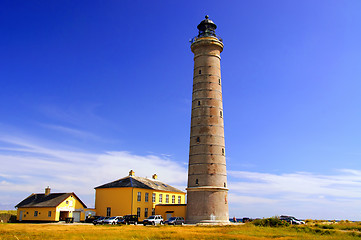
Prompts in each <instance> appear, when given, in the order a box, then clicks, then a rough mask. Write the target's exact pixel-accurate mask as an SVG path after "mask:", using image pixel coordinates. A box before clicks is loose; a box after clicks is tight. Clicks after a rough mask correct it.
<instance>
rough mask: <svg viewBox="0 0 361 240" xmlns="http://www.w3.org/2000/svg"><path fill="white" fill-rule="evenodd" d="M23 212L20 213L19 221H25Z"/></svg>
mask: <svg viewBox="0 0 361 240" xmlns="http://www.w3.org/2000/svg"><path fill="white" fill-rule="evenodd" d="M23 214H24V213H23V211H20V214H19V221H22V220H23Z"/></svg>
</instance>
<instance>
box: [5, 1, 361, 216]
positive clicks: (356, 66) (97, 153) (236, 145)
mask: <svg viewBox="0 0 361 240" xmlns="http://www.w3.org/2000/svg"><path fill="white" fill-rule="evenodd" d="M360 11H361V2H360V1H356V0H355V1H352V0H349V1H333V0H328V1H322V0H320V1H307V0H306V1H279V0H277V1H266V0H264V1H261V0H257V1H225V2H222V3H221V2H219V1H182V2H181V1H2V2H1V3H0V22H1V24H0V32H1V38H0V51H1V58H0V92H1V94H0V116H1V118H0V163H1V167H0V193H1V194H0V209H12V208H13V207H14V206H15V205H16V204H17V203H18V202H20V201H21V200H22V199H23V198H25V197H26V196H28V195H30V194H31V193H32V192H42V191H43V189H44V188H45V187H46V186H48V185H49V186H50V187H51V188H52V190H53V191H55V192H72V191H74V192H76V193H77V195H78V196H79V197H80V198H81V199H82V200H83V201H84V202H85V203H86V204H87V205H88V206H90V207H91V206H94V189H93V188H94V187H96V186H98V185H100V184H104V183H106V182H109V181H112V180H115V179H118V178H121V177H124V176H126V175H127V173H128V171H129V170H130V169H133V170H134V171H135V173H136V175H138V176H143V177H145V176H147V177H150V176H151V175H152V174H153V173H157V174H158V175H159V177H160V180H162V181H164V182H167V183H169V184H172V185H174V186H176V187H179V188H180V189H183V190H184V189H185V186H186V183H187V162H188V146H189V132H190V113H191V95H192V73H193V54H192V53H191V51H190V43H189V39H191V38H192V37H194V36H196V35H197V28H196V26H197V25H198V24H199V22H200V21H202V20H203V19H204V16H205V15H206V14H208V15H209V16H210V18H211V19H212V20H213V21H214V22H215V23H216V24H217V26H218V28H217V34H218V35H219V36H221V37H222V38H223V40H224V44H225V47H224V51H223V53H222V61H221V64H222V82H223V104H224V121H225V137H226V154H227V170H228V186H229V188H230V191H229V204H230V205H229V206H230V216H231V217H232V216H237V217H244V216H248V217H269V216H274V215H281V214H291V215H295V216H296V217H300V218H317V219H350V220H361V165H360V160H361V150H360V149H361V138H360V136H361V125H360V122H361V110H360V109H361V108H360V105H361V97H360V90H361V81H360V79H361V44H360V42H361V28H360V23H361V15H360V14H359V13H360Z"/></svg>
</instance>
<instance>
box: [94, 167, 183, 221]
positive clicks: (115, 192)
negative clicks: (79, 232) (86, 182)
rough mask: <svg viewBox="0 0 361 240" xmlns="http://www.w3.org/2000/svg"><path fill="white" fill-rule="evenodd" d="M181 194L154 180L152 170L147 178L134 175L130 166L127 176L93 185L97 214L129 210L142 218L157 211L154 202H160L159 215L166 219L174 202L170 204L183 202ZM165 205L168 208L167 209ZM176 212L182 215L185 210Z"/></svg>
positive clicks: (117, 213)
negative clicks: (160, 210)
mask: <svg viewBox="0 0 361 240" xmlns="http://www.w3.org/2000/svg"><path fill="white" fill-rule="evenodd" d="M185 195H186V193H185V192H183V191H181V190H179V189H177V188H174V187H172V186H170V185H168V184H165V183H163V182H160V181H158V180H157V175H156V174H154V175H153V178H152V179H148V178H143V177H138V176H135V175H134V172H133V171H132V170H131V171H130V172H129V176H127V177H124V178H121V179H119V180H116V181H113V182H110V183H107V184H104V185H101V186H99V187H96V188H95V209H96V212H97V215H99V216H108V217H110V216H124V215H128V214H132V215H138V219H139V221H143V220H144V219H146V218H147V217H149V216H150V215H155V214H161V213H157V212H156V206H157V205H158V204H161V205H163V207H162V214H161V215H162V216H163V215H164V216H163V218H164V219H167V216H170V215H169V212H173V213H175V212H174V210H172V209H173V208H175V207H176V206H173V207H171V206H172V205H177V206H181V205H184V204H185V201H186V200H185ZM167 206H169V208H172V209H170V210H167V209H168V208H167ZM181 208H185V206H182V207H181ZM167 211H168V215H167V213H166V212H167ZM183 212H184V213H183ZM176 213H177V214H178V213H179V214H182V215H177V216H180V217H185V211H177V212H176ZM183 214H184V215H183Z"/></svg>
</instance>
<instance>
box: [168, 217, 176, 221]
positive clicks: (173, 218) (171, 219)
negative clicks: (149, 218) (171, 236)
mask: <svg viewBox="0 0 361 240" xmlns="http://www.w3.org/2000/svg"><path fill="white" fill-rule="evenodd" d="M175 219H176V218H175V217H171V218H169V219H168V220H169V221H173V220H175Z"/></svg>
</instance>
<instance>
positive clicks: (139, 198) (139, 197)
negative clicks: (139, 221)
mask: <svg viewBox="0 0 361 240" xmlns="http://www.w3.org/2000/svg"><path fill="white" fill-rule="evenodd" d="M137 200H138V202H140V201H142V193H141V192H138V196H137Z"/></svg>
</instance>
